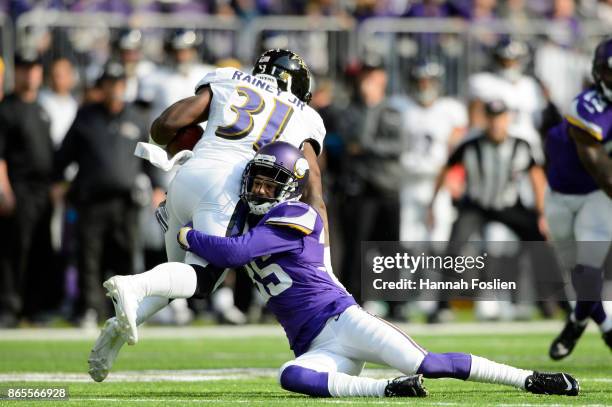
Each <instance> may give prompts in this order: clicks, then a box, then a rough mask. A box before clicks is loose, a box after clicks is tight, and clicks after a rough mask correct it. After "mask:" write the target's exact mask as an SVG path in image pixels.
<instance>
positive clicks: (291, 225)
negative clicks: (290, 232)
mask: <svg viewBox="0 0 612 407" xmlns="http://www.w3.org/2000/svg"><path fill="white" fill-rule="evenodd" d="M266 224H267V225H275V226H286V227H289V228H291V229H296V230H299V231H300V232H302V233H304V234H305V235H309V234H311V233H312V229H308V228H307V227H304V226H302V225H298V224H296V223H291V222H282V221H273V220H267V221H266Z"/></svg>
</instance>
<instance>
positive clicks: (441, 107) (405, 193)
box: [400, 60, 467, 242]
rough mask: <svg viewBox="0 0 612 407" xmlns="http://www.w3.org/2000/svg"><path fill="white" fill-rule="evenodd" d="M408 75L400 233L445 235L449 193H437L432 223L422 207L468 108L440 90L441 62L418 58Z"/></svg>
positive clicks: (422, 238) (416, 237)
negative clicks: (411, 86)
mask: <svg viewBox="0 0 612 407" xmlns="http://www.w3.org/2000/svg"><path fill="white" fill-rule="evenodd" d="M410 76H411V81H412V83H413V84H414V93H413V95H414V96H413V100H414V101H413V102H412V103H410V104H409V105H408V107H407V108H406V110H405V111H404V113H403V121H404V123H405V125H404V126H403V129H404V132H405V136H404V137H405V138H406V141H407V145H408V149H407V150H406V151H405V152H403V153H402V155H401V162H402V166H403V168H404V170H405V171H406V175H407V176H406V178H405V179H404V184H403V186H402V189H401V195H400V199H401V229H400V238H401V240H402V241H414V242H426V241H446V240H448V238H449V236H450V229H451V226H452V221H453V219H452V213H453V211H452V204H451V200H450V195H449V194H443V195H439V196H438V198H437V199H436V203H435V206H434V211H435V215H436V223H435V226H434V228H433V229H432V230H428V227H427V224H426V218H427V207H428V205H429V202H430V201H431V197H432V195H433V190H434V185H435V178H436V173H437V172H438V170H439V169H440V168H442V167H443V166H444V165H445V163H446V160H447V158H448V154H449V151H451V150H452V148H453V146H455V145H456V144H458V142H459V141H460V140H461V138H463V136H464V134H465V130H466V126H467V112H466V109H465V107H464V106H463V105H462V104H461V103H460V102H459V101H457V100H455V99H452V98H449V97H441V96H440V92H441V81H442V79H443V77H444V67H443V66H442V65H440V64H439V63H437V62H435V61H432V60H420V61H418V62H417V63H416V64H415V66H414V68H413V69H412V71H411V73H410Z"/></svg>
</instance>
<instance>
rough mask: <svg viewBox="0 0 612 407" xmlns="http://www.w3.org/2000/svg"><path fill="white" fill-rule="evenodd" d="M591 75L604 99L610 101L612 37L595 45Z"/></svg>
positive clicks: (611, 88) (611, 90) (611, 86)
mask: <svg viewBox="0 0 612 407" xmlns="http://www.w3.org/2000/svg"><path fill="white" fill-rule="evenodd" d="M591 73H592V75H593V80H594V81H595V83H596V84H597V86H599V88H600V89H601V92H602V93H603V95H604V96H605V98H606V99H608V100H609V101H612V37H607V38H605V39H603V40H602V41H601V42H600V43H599V44H598V45H597V48H596V49H595V54H594V55H593V69H592V71H591Z"/></svg>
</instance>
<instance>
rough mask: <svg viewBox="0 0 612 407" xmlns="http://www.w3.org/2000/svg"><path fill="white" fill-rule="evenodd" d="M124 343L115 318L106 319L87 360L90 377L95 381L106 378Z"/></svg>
mask: <svg viewBox="0 0 612 407" xmlns="http://www.w3.org/2000/svg"><path fill="white" fill-rule="evenodd" d="M124 343H125V339H124V338H123V335H121V332H120V330H119V323H118V322H117V318H114V317H113V318H110V319H107V320H106V322H105V323H104V327H103V328H102V331H101V332H100V335H99V336H98V339H96V343H95V344H94V346H93V349H92V350H91V352H90V353H89V359H88V360H87V362H88V363H89V370H88V372H89V376H91V378H92V379H94V380H95V381H96V382H101V381H103V380H104V379H106V376H108V372H110V370H111V368H112V367H113V363H114V362H115V359H117V355H118V354H119V351H120V350H121V347H122V346H123V344H124Z"/></svg>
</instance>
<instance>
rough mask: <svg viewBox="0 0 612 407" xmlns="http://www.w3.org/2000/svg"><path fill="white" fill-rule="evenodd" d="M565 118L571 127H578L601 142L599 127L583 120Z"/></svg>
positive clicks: (572, 117)
mask: <svg viewBox="0 0 612 407" xmlns="http://www.w3.org/2000/svg"><path fill="white" fill-rule="evenodd" d="M565 118H566V119H567V121H568V122H569V123H570V124H571V125H572V126H575V127H578V128H579V129H581V130H584V131H586V132H587V133H589V134H590V135H591V136H593V137H595V138H596V139H597V140H599V141H602V140H603V135H602V134H601V129H600V128H599V126H597V125H595V124H592V123H588V122H585V121H584V120H581V119H579V118H576V117H574V116H570V115H565Z"/></svg>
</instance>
